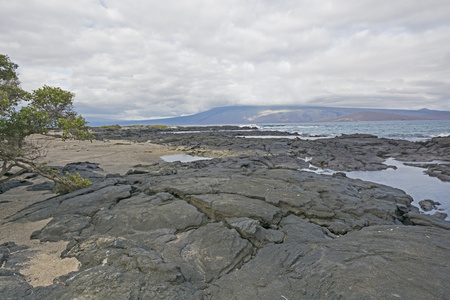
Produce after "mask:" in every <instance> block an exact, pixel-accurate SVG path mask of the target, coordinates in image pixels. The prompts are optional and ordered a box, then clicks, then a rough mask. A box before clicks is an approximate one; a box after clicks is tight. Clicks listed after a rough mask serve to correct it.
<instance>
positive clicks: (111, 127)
mask: <svg viewBox="0 0 450 300" xmlns="http://www.w3.org/2000/svg"><path fill="white" fill-rule="evenodd" d="M100 128H103V129H110V130H113V131H118V130H120V129H121V128H122V127H121V126H120V125H119V124H115V125H105V126H100Z"/></svg>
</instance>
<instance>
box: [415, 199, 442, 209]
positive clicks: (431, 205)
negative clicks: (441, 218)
mask: <svg viewBox="0 0 450 300" xmlns="http://www.w3.org/2000/svg"><path fill="white" fill-rule="evenodd" d="M419 205H420V208H422V209H423V210H424V211H430V210H433V209H438V205H441V204H440V203H439V202H436V201H433V200H430V199H425V200H422V201H419Z"/></svg>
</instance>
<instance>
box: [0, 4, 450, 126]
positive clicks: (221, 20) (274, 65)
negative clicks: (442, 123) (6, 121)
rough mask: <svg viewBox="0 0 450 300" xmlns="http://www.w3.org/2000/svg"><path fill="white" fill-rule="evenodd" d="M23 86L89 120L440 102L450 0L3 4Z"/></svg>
mask: <svg viewBox="0 0 450 300" xmlns="http://www.w3.org/2000/svg"><path fill="white" fill-rule="evenodd" d="M0 53H1V54H7V55H8V56H9V57H10V59H11V60H12V61H13V62H15V63H17V64H19V69H18V72H19V78H20V80H21V83H22V87H23V88H24V89H26V90H28V91H32V90H34V89H38V88H39V87H41V86H42V85H44V84H45V85H50V86H58V87H61V88H63V89H65V90H69V91H71V92H73V93H75V95H76V96H75V108H76V110H77V111H78V112H79V113H81V114H83V116H84V117H85V118H86V119H87V120H93V119H96V118H105V119H116V120H142V119H154V118H162V117H174V116H181V115H189V114H194V113H198V112H202V111H205V110H208V109H210V108H213V107H219V106H230V105H318V106H334V107H363V108H394V109H397V108H398V109H421V108H428V109H437V110H450V1H448V0H427V1H423V0H373V1H372V0H336V1H325V0H245V1H244V0H221V1H219V0H203V1H201V0H183V1H182V0H164V1H160V0H159V1H156V0H127V1H123V0H100V1H98V0H97V1H96V0H77V1H73V0H70V1H69V0H15V1H10V0H0Z"/></svg>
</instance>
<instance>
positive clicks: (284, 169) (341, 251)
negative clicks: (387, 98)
mask: <svg viewBox="0 0 450 300" xmlns="http://www.w3.org/2000/svg"><path fill="white" fill-rule="evenodd" d="M296 164H298V160H291V159H289V158H285V159H282V157H280V156H276V155H272V156H242V157H232V158H222V159H212V160H209V161H198V162H193V163H179V162H176V163H159V164H154V165H150V166H143V165H140V166H136V167H134V169H132V170H130V172H128V175H125V176H119V175H111V176H106V177H103V178H100V177H99V176H95V178H97V181H96V183H94V184H93V185H92V186H90V187H87V188H85V189H82V190H78V191H75V192H73V193H70V194H66V195H61V196H55V197H53V198H50V199H47V200H45V201H42V202H38V203H35V204H33V205H31V206H29V207H27V208H25V209H23V210H21V211H19V212H18V213H16V214H14V215H12V216H9V217H8V218H7V220H5V222H31V221H39V220H44V219H48V218H52V220H51V221H50V222H49V223H48V224H47V225H46V226H45V227H43V228H40V229H39V228H37V230H36V231H35V232H34V233H33V234H32V236H31V238H33V239H39V240H40V241H42V242H56V241H61V240H64V241H68V242H69V244H68V246H67V249H66V250H65V251H64V252H63V253H61V257H62V258H66V257H73V258H76V259H77V260H78V261H79V262H80V263H81V268H80V270H79V271H76V272H72V273H70V274H67V275H65V276H62V277H60V278H56V279H55V280H54V284H52V285H50V286H45V287H32V286H30V285H29V284H28V283H27V282H26V281H25V279H24V278H23V276H22V275H21V273H20V270H21V269H20V266H21V264H20V263H21V262H23V260H26V257H23V247H22V246H21V245H16V244H14V243H11V242H7V243H3V244H2V245H0V262H1V265H2V267H1V268H0V294H1V295H2V296H1V298H2V299H445V298H448V296H449V295H450V286H449V285H448V280H449V278H450V238H449V237H450V235H449V233H450V231H449V230H450V222H447V221H444V220H441V219H439V218H437V217H433V216H429V215H424V214H420V213H419V210H418V209H417V208H415V207H413V206H411V202H412V199H411V197H410V196H408V195H406V194H405V193H404V192H403V191H401V190H398V189H395V188H392V187H388V186H383V185H378V184H374V183H370V182H364V181H361V180H354V179H350V178H347V177H345V176H342V175H340V174H336V175H335V176H327V175H318V174H314V173H311V172H305V171H299V170H298V169H299V167H298V166H297V165H296ZM85 165H86V166H87V165H89V163H85ZM77 168H78V170H79V171H86V172H87V173H88V172H89V168H87V167H86V168H85V170H83V167H82V164H81V165H77ZM91 171H92V168H91ZM87 173H85V174H87ZM93 174H95V173H93Z"/></svg>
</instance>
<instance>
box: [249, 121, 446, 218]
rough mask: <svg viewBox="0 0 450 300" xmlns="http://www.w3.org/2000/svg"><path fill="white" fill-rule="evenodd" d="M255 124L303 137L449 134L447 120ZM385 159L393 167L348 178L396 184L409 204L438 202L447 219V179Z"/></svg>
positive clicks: (414, 138)
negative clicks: (445, 180)
mask: <svg viewBox="0 0 450 300" xmlns="http://www.w3.org/2000/svg"><path fill="white" fill-rule="evenodd" d="M259 128H260V130H278V131H287V132H296V133H298V134H299V135H300V137H301V138H304V139H318V138H332V137H336V136H340V135H341V134H354V133H365V134H372V135H376V136H378V137H384V138H391V139H404V140H409V141H425V140H429V139H431V138H433V137H439V136H449V135H450V120H414V121H409V120H408V121H377V122H335V123H334V122H333V123H331V122H330V123H302V124H264V125H259ZM249 137H250V136H249ZM385 163H386V164H388V165H395V166H396V167H397V169H396V170H394V169H387V170H382V171H358V172H346V173H347V176H348V177H350V178H355V179H362V180H366V181H372V182H375V183H380V184H384V185H388V186H392V187H395V188H399V189H401V190H403V191H405V192H406V193H407V194H409V195H410V196H411V197H412V198H413V199H414V202H413V205H415V206H417V207H420V206H419V201H421V200H424V199H431V200H434V201H437V202H440V203H441V205H440V206H439V210H440V211H442V212H445V213H447V214H448V215H449V216H448V217H447V218H446V220H450V197H449V195H450V182H442V181H440V180H439V179H438V178H435V177H430V176H428V175H427V174H425V173H424V169H422V168H419V167H412V166H406V165H404V163H403V162H399V161H396V160H394V159H392V158H390V159H388V160H387V161H386V162H385ZM318 172H319V173H322V174H332V173H334V171H333V170H318ZM435 212H436V211H434V210H433V211H431V212H428V213H429V214H433V213H435Z"/></svg>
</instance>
